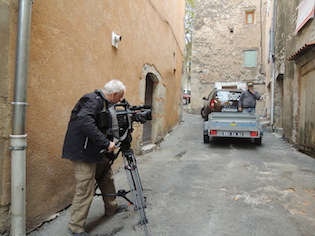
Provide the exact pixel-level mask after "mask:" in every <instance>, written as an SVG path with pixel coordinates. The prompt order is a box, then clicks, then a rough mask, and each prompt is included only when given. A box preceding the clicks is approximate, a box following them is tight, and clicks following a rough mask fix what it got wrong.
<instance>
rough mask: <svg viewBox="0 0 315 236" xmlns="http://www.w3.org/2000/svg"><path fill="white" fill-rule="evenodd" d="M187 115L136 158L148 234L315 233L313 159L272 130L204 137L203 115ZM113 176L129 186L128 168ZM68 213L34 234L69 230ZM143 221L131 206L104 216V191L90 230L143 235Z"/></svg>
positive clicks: (306, 235) (119, 183)
mask: <svg viewBox="0 0 315 236" xmlns="http://www.w3.org/2000/svg"><path fill="white" fill-rule="evenodd" d="M182 120H183V122H182V123H181V124H180V125H178V126H177V127H176V128H175V129H174V130H173V131H172V132H171V133H170V135H169V136H168V137H167V138H166V139H165V140H164V141H163V142H162V143H161V144H160V146H159V147H157V148H156V150H154V151H152V152H149V153H146V154H144V155H142V156H140V157H138V168H139V173H140V177H141V181H142V185H143V188H144V193H145V196H146V199H147V208H146V214H147V217H148V220H149V223H148V224H147V227H148V231H149V235H152V236H153V235H155V236H170V235H172V236H208V235H212V236H221V235H225V236H234V235H259V236H270V235H277V236H287V235H290V236H309V235H314V232H315V188H314V182H315V160H314V159H313V158H311V157H310V156H307V155H305V154H303V153H301V152H298V151H296V150H295V149H294V148H293V147H292V146H291V145H290V144H288V143H287V142H285V141H284V140H283V139H282V138H281V137H280V136H279V135H277V134H275V133H270V132H265V134H264V137H263V141H262V144H261V146H259V145H255V144H254V142H252V140H242V139H237V140H236V139H218V140H214V141H213V142H211V143H210V144H204V143H203V136H202V121H203V120H202V118H201V117H200V115H192V114H186V113H184V115H183V119H182ZM115 181H116V186H117V189H126V190H127V189H128V184H127V179H126V174H125V171H124V170H123V169H120V170H119V171H118V173H116V174H115ZM130 197H131V196H130ZM119 202H120V203H125V200H124V199H122V198H120V199H119ZM68 220H69V209H67V210H65V211H63V212H61V213H60V214H59V215H58V216H57V217H56V218H55V219H53V220H51V221H50V222H47V223H45V224H44V225H42V227H40V228H38V229H37V230H35V231H33V232H31V233H29V234H28V235H29V236H43V235H45V236H52V235H66V233H67V221H68ZM138 221H139V217H138V214H137V212H136V211H134V210H133V208H132V206H129V210H128V211H127V212H123V213H119V214H116V215H115V216H113V217H105V216H104V212H103V205H102V201H101V197H95V199H94V201H93V203H92V207H91V210H90V212H89V216H88V222H87V231H88V232H89V233H90V234H92V235H98V236H109V235H111V236H114V235H115V236H136V235H137V236H138V235H144V231H143V228H142V227H141V226H139V225H137V222H138Z"/></svg>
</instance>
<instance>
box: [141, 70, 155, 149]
mask: <svg viewBox="0 0 315 236" xmlns="http://www.w3.org/2000/svg"><path fill="white" fill-rule="evenodd" d="M152 76H153V75H152V74H150V73H148V74H147V75H146V78H145V95H144V104H145V105H149V106H151V110H152V103H153V85H154V82H153V79H152ZM151 141H152V121H151V120H148V121H147V122H145V123H144V124H143V135H142V144H143V145H147V144H150V143H151Z"/></svg>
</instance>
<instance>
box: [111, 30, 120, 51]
mask: <svg viewBox="0 0 315 236" xmlns="http://www.w3.org/2000/svg"><path fill="white" fill-rule="evenodd" d="M121 38H122V37H121V35H118V34H115V33H114V32H112V45H113V46H114V47H115V48H118V43H119V42H120V41H121Z"/></svg>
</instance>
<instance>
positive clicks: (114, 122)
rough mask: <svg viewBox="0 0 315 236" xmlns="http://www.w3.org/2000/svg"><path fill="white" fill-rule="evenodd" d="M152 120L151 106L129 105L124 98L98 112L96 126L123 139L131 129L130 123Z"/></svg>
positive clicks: (142, 122)
mask: <svg viewBox="0 0 315 236" xmlns="http://www.w3.org/2000/svg"><path fill="white" fill-rule="evenodd" d="M147 120H152V115H151V106H148V105H140V106H131V105H130V104H129V103H128V102H127V101H126V100H125V99H124V100H123V101H121V102H120V103H118V104H115V105H113V106H112V107H110V108H108V110H103V111H101V112H100V113H99V117H98V126H99V127H100V128H102V129H105V130H106V133H107V134H109V135H112V136H114V137H115V138H117V139H119V140H120V141H123V140H124V139H125V138H126V137H125V136H127V134H130V133H131V132H132V131H133V128H132V123H133V122H138V123H141V124H144V123H145V122H146V121H147Z"/></svg>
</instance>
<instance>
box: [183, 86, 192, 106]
mask: <svg viewBox="0 0 315 236" xmlns="http://www.w3.org/2000/svg"><path fill="white" fill-rule="evenodd" d="M190 99H191V97H190V90H183V104H184V105H187V104H189V103H190Z"/></svg>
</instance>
